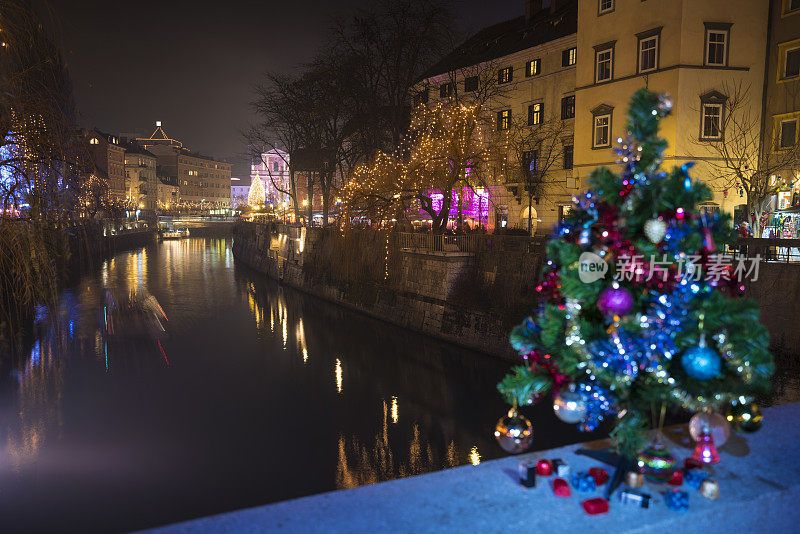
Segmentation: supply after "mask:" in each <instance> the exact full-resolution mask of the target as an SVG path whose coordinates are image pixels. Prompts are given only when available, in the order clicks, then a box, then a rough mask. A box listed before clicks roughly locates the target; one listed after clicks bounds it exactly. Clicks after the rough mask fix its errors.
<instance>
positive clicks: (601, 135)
mask: <svg viewBox="0 0 800 534" xmlns="http://www.w3.org/2000/svg"><path fill="white" fill-rule="evenodd" d="M611 110H612V108H611V107H610V106H607V105H601V106H598V107H597V108H595V109H594V110H592V115H593V119H592V124H593V127H592V147H593V148H604V147H609V146H611Z"/></svg>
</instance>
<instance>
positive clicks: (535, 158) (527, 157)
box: [522, 150, 539, 180]
mask: <svg viewBox="0 0 800 534" xmlns="http://www.w3.org/2000/svg"><path fill="white" fill-rule="evenodd" d="M522 168H523V169H524V170H525V171H526V172H525V178H526V179H528V180H530V179H531V178H532V177H533V175H534V174H535V173H536V171H537V170H538V168H539V151H538V150H526V151H525V152H523V153H522Z"/></svg>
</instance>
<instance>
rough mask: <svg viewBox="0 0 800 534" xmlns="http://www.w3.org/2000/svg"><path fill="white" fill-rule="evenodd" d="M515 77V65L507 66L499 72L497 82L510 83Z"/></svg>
mask: <svg viewBox="0 0 800 534" xmlns="http://www.w3.org/2000/svg"><path fill="white" fill-rule="evenodd" d="M513 78H514V67H506V68H504V69H500V70H499V71H498V72H497V83H508V82H510V81H511V80H512V79H513Z"/></svg>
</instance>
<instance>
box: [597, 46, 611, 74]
mask: <svg viewBox="0 0 800 534" xmlns="http://www.w3.org/2000/svg"><path fill="white" fill-rule="evenodd" d="M594 57H595V65H594V81H595V83H600V82H607V81H608V80H610V79H611V78H612V77H613V76H614V45H613V44H604V45H599V46H596V47H595V49H594Z"/></svg>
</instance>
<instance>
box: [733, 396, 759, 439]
mask: <svg viewBox="0 0 800 534" xmlns="http://www.w3.org/2000/svg"><path fill="white" fill-rule="evenodd" d="M743 400H744V399H740V400H739V401H737V402H734V403H733V404H732V405H731V408H730V411H728V422H729V423H730V424H731V426H732V427H733V428H734V429H736V430H739V431H742V432H755V431H756V430H758V429H759V428H761V425H762V424H764V416H763V415H761V409H760V408H759V407H758V404H756V403H755V402H746V401H745V402H742V401H743Z"/></svg>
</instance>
